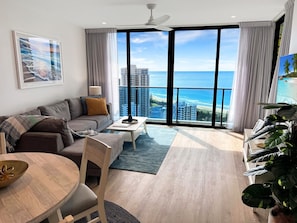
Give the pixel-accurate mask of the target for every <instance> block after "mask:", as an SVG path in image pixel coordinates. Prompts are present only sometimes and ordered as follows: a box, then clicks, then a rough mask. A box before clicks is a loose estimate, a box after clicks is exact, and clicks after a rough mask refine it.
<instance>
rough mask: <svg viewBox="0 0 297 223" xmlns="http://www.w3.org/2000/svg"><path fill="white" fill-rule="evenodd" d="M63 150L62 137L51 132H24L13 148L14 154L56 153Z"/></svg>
mask: <svg viewBox="0 0 297 223" xmlns="http://www.w3.org/2000/svg"><path fill="white" fill-rule="evenodd" d="M62 149H64V144H63V140H62V136H61V134H59V133H52V132H26V133H24V134H23V135H22V136H21V138H20V140H18V142H17V145H16V147H15V151H16V152H48V153H58V152H59V151H61V150H62Z"/></svg>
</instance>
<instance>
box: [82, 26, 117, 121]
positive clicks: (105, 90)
mask: <svg viewBox="0 0 297 223" xmlns="http://www.w3.org/2000/svg"><path fill="white" fill-rule="evenodd" d="M85 32H86V50H87V69H88V84H89V86H91V85H99V86H101V87H102V94H103V96H104V97H106V101H107V102H110V103H112V114H111V115H112V117H113V119H114V120H116V119H117V118H118V117H119V81H118V80H119V74H118V67H117V66H118V62H117V31H116V29H114V28H104V29H86V31H85Z"/></svg>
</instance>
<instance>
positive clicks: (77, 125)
mask: <svg viewBox="0 0 297 223" xmlns="http://www.w3.org/2000/svg"><path fill="white" fill-rule="evenodd" d="M68 126H69V128H70V129H72V130H74V131H82V130H88V129H93V130H96V129H97V122H96V121H95V120H83V121H82V120H81V119H80V117H79V118H76V119H73V120H70V121H69V122H68Z"/></svg>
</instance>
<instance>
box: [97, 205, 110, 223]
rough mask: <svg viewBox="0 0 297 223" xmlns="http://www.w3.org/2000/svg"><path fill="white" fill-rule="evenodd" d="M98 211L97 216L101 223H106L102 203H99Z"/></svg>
mask: <svg viewBox="0 0 297 223" xmlns="http://www.w3.org/2000/svg"><path fill="white" fill-rule="evenodd" d="M98 210H99V213H98V214H99V218H100V221H101V223H108V222H107V218H106V214H105V208H104V202H103V203H101V202H99V204H98Z"/></svg>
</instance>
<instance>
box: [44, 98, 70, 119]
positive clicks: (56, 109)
mask: <svg viewBox="0 0 297 223" xmlns="http://www.w3.org/2000/svg"><path fill="white" fill-rule="evenodd" d="M38 109H40V111H41V114H42V115H46V116H54V117H56V118H62V119H65V120H67V121H69V120H71V116H70V110H69V105H68V102H67V101H62V102H58V103H55V104H52V105H45V106H40V107H38Z"/></svg>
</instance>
